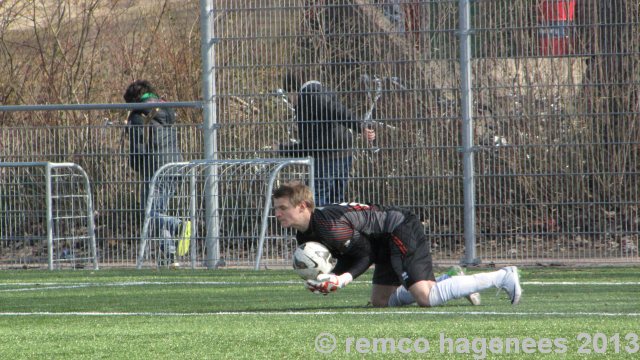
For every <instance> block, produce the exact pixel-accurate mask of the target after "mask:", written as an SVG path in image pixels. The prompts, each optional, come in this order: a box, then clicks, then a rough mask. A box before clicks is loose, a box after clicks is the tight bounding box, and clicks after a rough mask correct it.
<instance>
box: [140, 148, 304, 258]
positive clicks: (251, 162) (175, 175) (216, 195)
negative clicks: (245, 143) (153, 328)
mask: <svg viewBox="0 0 640 360" xmlns="http://www.w3.org/2000/svg"><path fill="white" fill-rule="evenodd" d="M313 178H314V174H313V159H311V158H304V159H297V158H275V159H271V158H267V159H233V160H195V161H190V162H176V163H169V164H166V165H164V166H162V167H161V168H160V169H158V170H157V171H156V173H155V174H154V176H153V178H152V180H151V183H150V185H149V192H148V193H149V195H148V198H147V201H146V206H145V216H144V223H143V225H142V232H141V239H140V248H139V249H138V259H137V264H136V265H137V268H138V269H140V268H142V267H143V266H144V265H145V264H147V265H149V264H151V265H152V266H153V265H155V266H163V265H167V266H172V265H176V266H188V267H191V268H196V267H199V266H204V267H206V268H217V267H220V266H227V267H248V266H252V267H254V268H255V269H259V268H260V267H261V265H263V264H264V266H265V267H266V266H271V265H273V266H280V265H285V264H287V265H288V264H289V262H290V254H291V251H292V248H293V247H294V246H295V243H292V241H295V239H294V236H293V235H292V234H291V230H289V229H282V228H281V227H280V226H279V225H278V224H277V221H276V220H275V217H274V216H273V211H272V209H271V206H272V204H271V194H272V192H273V189H274V187H276V186H278V184H279V183H282V182H289V181H294V180H298V181H302V182H304V183H306V184H308V185H309V186H311V187H313Z"/></svg>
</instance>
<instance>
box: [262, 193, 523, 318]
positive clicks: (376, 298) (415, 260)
mask: <svg viewBox="0 0 640 360" xmlns="http://www.w3.org/2000/svg"><path fill="white" fill-rule="evenodd" d="M273 205H274V208H275V216H276V218H277V219H278V221H279V222H280V224H281V225H282V226H283V227H285V228H293V229H295V230H297V234H296V238H297V241H298V243H299V244H300V243H304V242H306V241H318V242H320V243H322V244H323V245H325V246H326V247H327V248H328V249H329V251H331V254H332V255H333V256H334V257H335V258H337V259H338V262H337V264H336V266H335V268H334V269H333V274H321V275H318V278H317V279H316V280H307V283H306V285H307V288H308V289H309V290H311V291H312V292H314V293H321V294H328V293H330V292H334V291H337V290H338V289H341V288H343V287H345V286H346V285H348V284H349V283H350V282H351V281H352V280H353V279H354V278H357V277H358V276H360V275H362V274H363V273H364V272H365V271H367V269H368V268H369V267H370V266H371V265H372V264H375V270H374V273H373V281H372V282H373V287H372V290H371V303H372V304H373V306H377V307H384V306H402V305H408V304H412V303H414V302H415V303H417V304H418V305H419V306H438V305H442V304H444V303H446V302H447V301H449V300H453V299H459V298H462V297H466V296H469V295H471V294H473V293H476V292H479V291H482V290H485V289H489V288H492V287H494V288H498V289H503V290H505V291H506V293H507V295H508V296H509V299H510V301H511V303H512V304H514V305H515V304H518V303H519V302H520V298H521V296H522V288H521V287H520V279H519V275H518V269H517V268H516V267H515V266H509V267H505V268H503V269H500V270H498V271H493V272H485V273H479V274H474V275H465V276H452V277H450V278H448V279H445V280H442V281H438V282H436V281H435V277H434V274H433V268H432V262H431V253H430V251H429V245H428V241H427V237H426V235H425V234H424V229H423V226H422V223H421V222H420V221H419V219H418V218H417V217H416V216H415V215H414V214H412V213H411V212H409V211H407V210H405V209H401V208H397V207H389V208H386V207H381V206H375V205H363V204H357V203H349V204H340V205H338V204H335V205H327V206H324V207H321V208H316V207H315V205H314V202H313V194H312V193H311V190H310V189H309V187H307V186H306V185H304V184H302V183H297V182H294V183H289V184H284V185H282V186H280V187H279V188H277V189H276V190H275V191H274V193H273Z"/></svg>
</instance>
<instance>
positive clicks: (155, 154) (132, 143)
mask: <svg viewBox="0 0 640 360" xmlns="http://www.w3.org/2000/svg"><path fill="white" fill-rule="evenodd" d="M124 100H125V101H126V102H127V103H161V102H163V100H161V99H160V97H159V96H158V95H157V92H156V90H155V89H154V88H153V87H152V86H151V84H150V83H149V82H148V81H146V80H136V81H134V82H132V83H131V84H130V85H129V86H128V87H127V90H126V91H125V93H124ZM175 122H176V114H175V111H174V110H173V109H171V108H162V107H157V108H149V109H142V110H132V111H130V112H129V116H128V119H127V132H128V135H129V166H131V168H132V169H133V170H134V171H136V172H137V173H138V175H139V176H140V180H141V181H142V183H141V188H140V202H141V207H142V209H143V211H144V209H145V206H146V203H147V198H148V197H149V187H150V185H151V178H152V177H153V175H154V173H155V172H156V171H157V170H158V169H159V168H160V167H162V166H163V165H165V164H168V163H170V162H178V161H182V155H181V153H180V149H179V147H178V135H177V130H176V128H175V127H174V126H173V125H174V124H175ZM164 180H168V181H162V182H159V183H157V184H156V188H155V190H154V194H153V203H152V204H153V205H152V208H151V213H150V216H151V218H153V219H155V221H153V222H152V223H151V225H152V228H150V233H151V234H153V236H156V237H160V238H161V239H162V241H161V245H160V248H161V251H162V252H163V254H162V258H163V259H164V260H165V261H167V260H168V262H169V264H170V265H172V266H174V267H175V266H178V264H177V263H176V262H175V252H176V246H175V239H176V237H177V234H178V231H179V228H180V224H181V221H180V220H179V219H177V218H175V217H171V216H167V215H166V212H167V206H168V205H169V204H168V203H169V199H170V198H171V196H172V195H173V193H174V192H175V188H176V182H175V181H172V179H164ZM185 228H186V226H185Z"/></svg>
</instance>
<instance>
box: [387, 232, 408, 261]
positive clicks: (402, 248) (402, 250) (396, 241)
mask: <svg viewBox="0 0 640 360" xmlns="http://www.w3.org/2000/svg"><path fill="white" fill-rule="evenodd" d="M391 240H393V243H394V244H396V246H397V247H398V250H400V253H401V254H402V256H405V255H407V247H406V246H404V243H403V242H402V240H400V238H399V237H397V236H395V235H391Z"/></svg>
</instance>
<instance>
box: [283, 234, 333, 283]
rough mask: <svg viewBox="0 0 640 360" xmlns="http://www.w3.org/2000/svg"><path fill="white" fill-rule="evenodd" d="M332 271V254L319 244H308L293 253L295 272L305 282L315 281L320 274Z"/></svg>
mask: <svg viewBox="0 0 640 360" xmlns="http://www.w3.org/2000/svg"><path fill="white" fill-rule="evenodd" d="M331 269H333V263H332V262H331V253H330V252H329V249H327V248H326V247H325V246H324V245H322V244H320V243H318V242H314V241H309V242H306V243H304V244H301V245H300V246H298V248H296V250H295V251H294V252H293V270H295V272H296V273H297V274H298V275H300V277H301V278H303V279H305V280H312V279H313V280H315V279H316V277H317V276H318V274H328V273H329V272H331Z"/></svg>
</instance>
